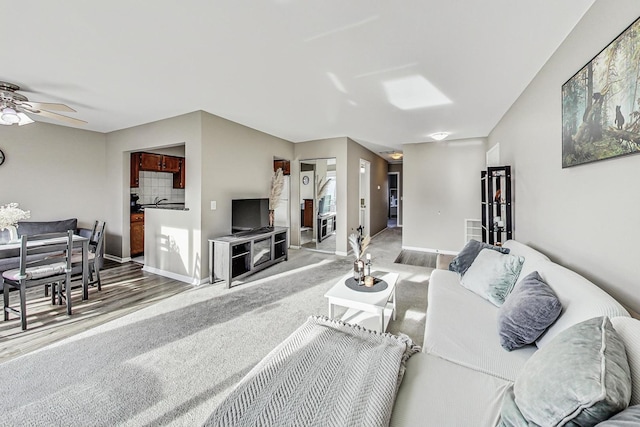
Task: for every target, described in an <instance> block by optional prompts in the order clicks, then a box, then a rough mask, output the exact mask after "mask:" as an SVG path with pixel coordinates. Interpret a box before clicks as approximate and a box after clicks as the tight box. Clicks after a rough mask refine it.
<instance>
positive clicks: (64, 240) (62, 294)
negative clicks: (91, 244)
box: [2, 230, 73, 330]
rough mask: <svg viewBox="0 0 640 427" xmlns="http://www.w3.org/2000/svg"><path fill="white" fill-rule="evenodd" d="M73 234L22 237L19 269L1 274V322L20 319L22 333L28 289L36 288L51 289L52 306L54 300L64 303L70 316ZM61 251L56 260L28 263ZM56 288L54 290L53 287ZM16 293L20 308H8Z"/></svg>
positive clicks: (46, 259)
mask: <svg viewBox="0 0 640 427" xmlns="http://www.w3.org/2000/svg"><path fill="white" fill-rule="evenodd" d="M72 247H73V230H69V231H67V232H66V233H49V234H35V235H23V236H21V237H20V267H19V268H16V269H12V270H7V271H4V272H3V273H2V287H3V296H4V320H5V321H6V320H9V314H16V315H18V316H20V321H21V324H22V330H26V329H27V298H26V297H27V295H26V292H27V289H29V288H32V287H35V286H43V285H45V286H47V285H49V286H52V292H51V302H52V303H55V298H56V296H57V297H58V301H59V302H61V301H62V299H63V298H64V299H65V300H66V303H67V314H69V315H71V295H70V290H71V286H70V285H71V257H72V256H71V250H72ZM57 251H62V255H60V256H59V257H46V258H44V259H40V260H36V261H28V259H31V258H33V255H42V254H47V253H52V252H57ZM56 285H57V286H56ZM11 290H18V291H19V298H20V308H19V309H16V308H14V307H11V306H9V292H10V291H11Z"/></svg>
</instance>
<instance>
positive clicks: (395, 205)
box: [387, 172, 402, 228]
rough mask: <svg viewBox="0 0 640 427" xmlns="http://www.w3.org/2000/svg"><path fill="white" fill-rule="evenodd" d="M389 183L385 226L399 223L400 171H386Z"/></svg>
mask: <svg viewBox="0 0 640 427" xmlns="http://www.w3.org/2000/svg"><path fill="white" fill-rule="evenodd" d="M387 179H388V181H389V182H388V184H389V194H388V206H389V211H388V213H387V227H389V228H393V227H397V226H399V225H400V218H401V212H400V194H402V193H401V192H400V172H389V173H387Z"/></svg>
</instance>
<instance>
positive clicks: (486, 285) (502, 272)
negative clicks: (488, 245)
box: [460, 249, 524, 307]
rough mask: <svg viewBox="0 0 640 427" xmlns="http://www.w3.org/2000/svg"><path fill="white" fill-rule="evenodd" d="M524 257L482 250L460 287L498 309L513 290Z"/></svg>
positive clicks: (463, 277)
mask: <svg viewBox="0 0 640 427" xmlns="http://www.w3.org/2000/svg"><path fill="white" fill-rule="evenodd" d="M523 263H524V257H521V256H517V255H510V254H501V253H500V252H497V251H494V250H491V249H483V250H481V251H480V253H479V254H478V256H477V257H476V259H475V260H474V261H473V263H472V264H471V266H470V267H469V269H468V270H467V272H466V273H465V275H464V276H462V279H461V280H460V282H461V283H462V286H464V287H465V288H467V289H469V290H470V291H473V292H475V293H476V294H478V295H480V296H481V297H483V298H484V299H486V300H487V301H489V302H491V303H492V304H494V305H496V306H498V307H500V306H501V305H502V304H503V303H504V300H505V299H506V298H507V296H508V295H509V293H511V291H512V290H513V287H514V286H515V284H516V282H517V280H518V276H519V275H520V270H521V269H522V264H523Z"/></svg>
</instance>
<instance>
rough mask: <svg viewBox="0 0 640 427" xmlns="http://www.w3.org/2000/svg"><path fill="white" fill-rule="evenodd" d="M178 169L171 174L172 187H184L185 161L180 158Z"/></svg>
mask: <svg viewBox="0 0 640 427" xmlns="http://www.w3.org/2000/svg"><path fill="white" fill-rule="evenodd" d="M179 164H180V170H179V171H178V172H176V173H174V174H173V188H184V187H185V170H184V169H185V161H184V159H180V162H179Z"/></svg>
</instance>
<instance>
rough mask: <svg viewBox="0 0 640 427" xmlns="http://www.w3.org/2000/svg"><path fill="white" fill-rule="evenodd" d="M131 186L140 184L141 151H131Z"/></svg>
mask: <svg viewBox="0 0 640 427" xmlns="http://www.w3.org/2000/svg"><path fill="white" fill-rule="evenodd" d="M130 186H131V187H139V186H140V153H131V185H130Z"/></svg>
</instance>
